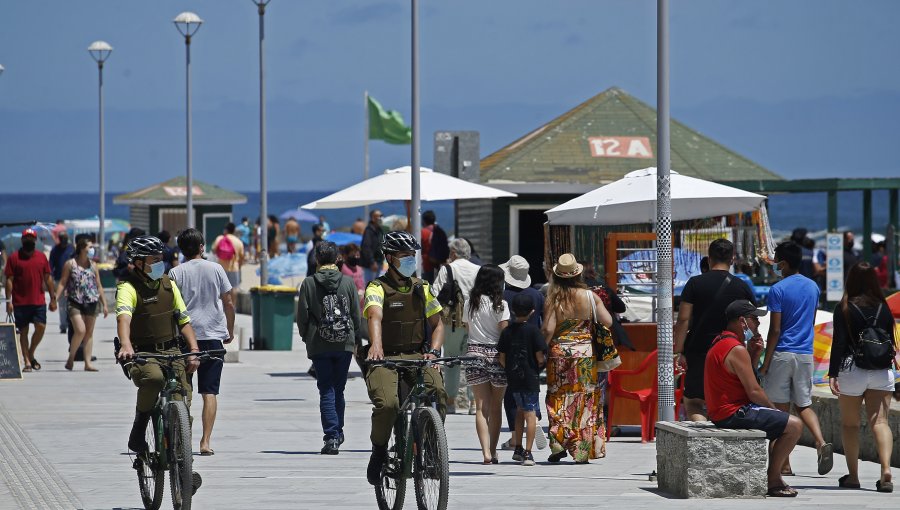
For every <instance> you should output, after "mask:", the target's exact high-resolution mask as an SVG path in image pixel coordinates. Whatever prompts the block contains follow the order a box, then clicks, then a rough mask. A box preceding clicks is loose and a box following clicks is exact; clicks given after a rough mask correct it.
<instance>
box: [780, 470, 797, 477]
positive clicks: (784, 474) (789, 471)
mask: <svg viewBox="0 0 900 510" xmlns="http://www.w3.org/2000/svg"><path fill="white" fill-rule="evenodd" d="M781 476H795V475H794V470H793V469H788V470H787V471H782V472H781Z"/></svg>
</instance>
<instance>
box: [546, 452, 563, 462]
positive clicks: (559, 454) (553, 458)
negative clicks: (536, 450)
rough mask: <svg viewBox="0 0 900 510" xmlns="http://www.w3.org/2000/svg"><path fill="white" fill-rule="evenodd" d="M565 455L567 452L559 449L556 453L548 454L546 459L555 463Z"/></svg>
mask: <svg viewBox="0 0 900 510" xmlns="http://www.w3.org/2000/svg"><path fill="white" fill-rule="evenodd" d="M566 455H568V453H567V452H566V451H565V450H562V451H559V452H556V453H551V454H550V456H549V457H547V461H548V462H552V463H554V464H555V463H557V462H559V461H561V460H562V459H564V458H566Z"/></svg>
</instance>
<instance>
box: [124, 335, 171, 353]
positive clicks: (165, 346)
mask: <svg viewBox="0 0 900 510" xmlns="http://www.w3.org/2000/svg"><path fill="white" fill-rule="evenodd" d="M181 340H182V338H181V337H176V338H173V339H171V340H169V341H168V342H160V343H157V344H138V345H135V346H134V347H135V349H134V350H135V351H138V352H140V351H144V352H148V351H151V350H153V351H156V352H163V351H169V350H172V349H181Z"/></svg>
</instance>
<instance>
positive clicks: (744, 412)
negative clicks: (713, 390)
mask: <svg viewBox="0 0 900 510" xmlns="http://www.w3.org/2000/svg"><path fill="white" fill-rule="evenodd" d="M790 416H791V415H789V414H788V413H786V412H784V411H779V410H778V409H771V408H768V407H762V406H758V405H756V404H747V405H745V406H743V407H741V408H740V409H738V410H737V412H736V413H734V414H732V415H731V416H729V417H728V418H725V419H724V420H720V421H714V422H713V424H714V425H715V426H716V427H719V428H720V429H757V430H762V431H763V432H765V433H766V439H769V440H773V439H778V438H779V437H781V435H782V434H784V429H785V428H786V427H787V424H788V418H790Z"/></svg>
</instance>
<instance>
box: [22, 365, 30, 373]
mask: <svg viewBox="0 0 900 510" xmlns="http://www.w3.org/2000/svg"><path fill="white" fill-rule="evenodd" d="M31 370H32V368H31V365H25V367H24V368H22V372H31Z"/></svg>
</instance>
